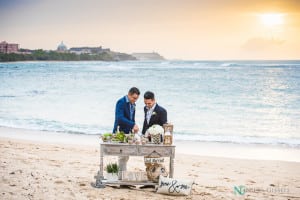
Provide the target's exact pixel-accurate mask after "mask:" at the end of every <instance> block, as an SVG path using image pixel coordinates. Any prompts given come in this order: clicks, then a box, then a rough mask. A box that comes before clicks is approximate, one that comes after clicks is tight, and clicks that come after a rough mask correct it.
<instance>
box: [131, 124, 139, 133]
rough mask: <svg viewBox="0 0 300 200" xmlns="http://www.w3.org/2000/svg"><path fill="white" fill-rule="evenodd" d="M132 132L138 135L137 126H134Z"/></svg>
mask: <svg viewBox="0 0 300 200" xmlns="http://www.w3.org/2000/svg"><path fill="white" fill-rule="evenodd" d="M132 130H133V132H134V133H138V132H139V127H138V125H136V124H135V125H134V127H133V129H132Z"/></svg>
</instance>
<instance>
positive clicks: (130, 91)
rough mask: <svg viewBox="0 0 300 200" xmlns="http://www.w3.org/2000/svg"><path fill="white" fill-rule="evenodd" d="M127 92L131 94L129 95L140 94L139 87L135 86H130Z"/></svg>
mask: <svg viewBox="0 0 300 200" xmlns="http://www.w3.org/2000/svg"><path fill="white" fill-rule="evenodd" d="M128 93H129V94H131V95H132V94H137V95H140V91H139V89H138V88H136V87H132V88H130V90H129V91H128Z"/></svg>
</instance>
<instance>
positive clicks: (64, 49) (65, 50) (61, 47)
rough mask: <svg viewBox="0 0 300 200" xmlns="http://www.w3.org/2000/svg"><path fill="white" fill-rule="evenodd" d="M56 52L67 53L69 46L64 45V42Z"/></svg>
mask: <svg viewBox="0 0 300 200" xmlns="http://www.w3.org/2000/svg"><path fill="white" fill-rule="evenodd" d="M56 51H58V52H61V53H65V52H67V51H68V48H67V46H66V45H65V44H64V42H63V41H62V42H61V43H60V44H59V45H58V47H57V50H56Z"/></svg>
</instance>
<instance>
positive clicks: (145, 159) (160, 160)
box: [144, 157, 165, 164]
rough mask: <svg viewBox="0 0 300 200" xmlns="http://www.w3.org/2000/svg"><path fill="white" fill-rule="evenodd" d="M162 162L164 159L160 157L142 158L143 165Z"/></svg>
mask: <svg viewBox="0 0 300 200" xmlns="http://www.w3.org/2000/svg"><path fill="white" fill-rule="evenodd" d="M164 161H165V158H163V157H160V158H147V157H144V162H145V164H154V163H164Z"/></svg>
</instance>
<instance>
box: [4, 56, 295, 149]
mask: <svg viewBox="0 0 300 200" xmlns="http://www.w3.org/2000/svg"><path fill="white" fill-rule="evenodd" d="M132 86H136V87H138V88H139V89H140V91H141V93H142V94H141V96H140V98H139V100H138V101H137V107H136V121H137V124H138V125H139V126H140V129H141V128H142V124H143V117H144V115H143V107H144V103H143V94H144V92H146V91H147V90H150V91H153V92H154V93H155V95H156V99H157V103H158V104H159V105H161V106H163V107H164V108H166V109H167V111H168V121H169V122H171V123H172V124H174V138H175V140H178V141H180V140H187V141H201V142H203V141H204V142H206V141H207V142H221V143H239V144H267V145H287V146H292V147H299V148H300V61H128V62H100V61H87V62H83V61H81V62H13V63H0V126H5V127H13V128H25V129H33V130H44V131H55V132H58V133H60V132H62V133H70V134H100V133H105V132H111V131H112V128H113V123H114V109H115V103H116V101H117V100H118V99H119V98H121V97H122V96H124V95H126V94H127V92H128V89H129V88H130V87H132ZM49 134H50V133H49Z"/></svg>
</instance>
